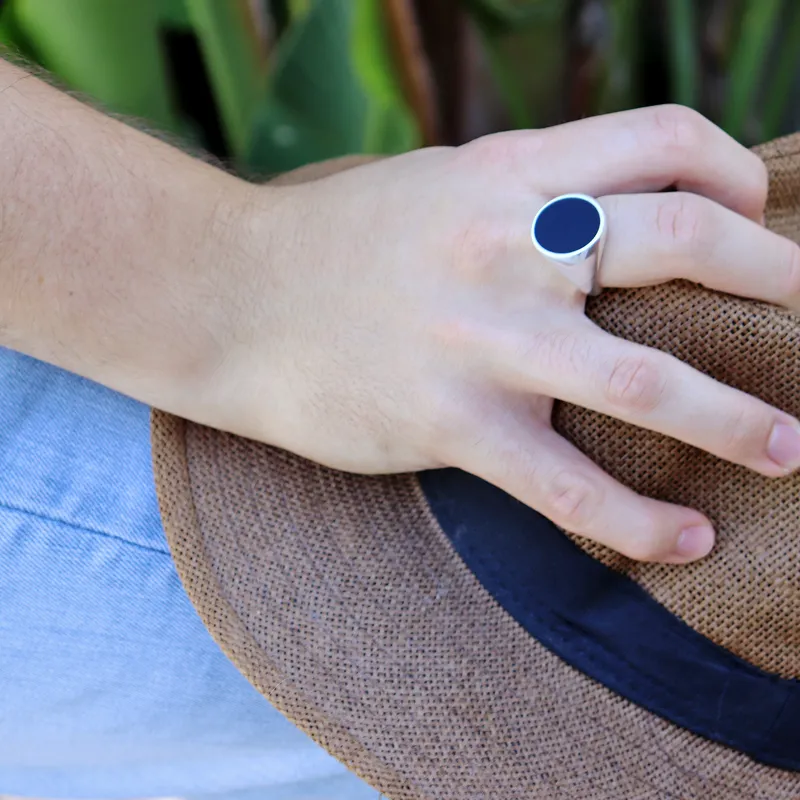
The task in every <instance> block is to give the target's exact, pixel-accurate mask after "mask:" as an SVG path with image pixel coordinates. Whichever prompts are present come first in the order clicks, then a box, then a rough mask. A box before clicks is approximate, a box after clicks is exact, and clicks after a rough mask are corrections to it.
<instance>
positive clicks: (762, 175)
mask: <svg viewBox="0 0 800 800" xmlns="http://www.w3.org/2000/svg"><path fill="white" fill-rule="evenodd" d="M752 155H753V159H754V160H755V162H756V165H755V180H754V182H753V188H752V190H751V191H752V200H753V203H754V204H755V205H756V206H757V207H758V208H760V209H761V210H763V209H764V208H765V206H766V205H767V198H768V197H769V169H768V168H767V165H766V164H765V163H764V162H763V161H762V160H761V159H760V158H759V157H758V156H757V155H755V153H753V154H752Z"/></svg>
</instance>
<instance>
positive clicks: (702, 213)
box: [656, 192, 712, 255]
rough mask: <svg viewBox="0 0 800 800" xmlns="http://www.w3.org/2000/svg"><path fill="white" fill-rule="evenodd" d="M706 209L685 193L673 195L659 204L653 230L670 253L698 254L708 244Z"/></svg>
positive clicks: (666, 197) (708, 218) (706, 247)
mask: <svg viewBox="0 0 800 800" xmlns="http://www.w3.org/2000/svg"><path fill="white" fill-rule="evenodd" d="M709 228H710V215H709V213H708V206H707V204H706V203H704V202H703V201H702V200H701V199H700V198H699V197H697V196H695V195H692V194H689V193H688V192H675V193H674V194H671V195H668V196H665V197H664V198H663V199H662V200H661V201H660V202H659V203H658V211H657V214H656V230H657V232H658V235H659V237H660V238H661V239H662V241H664V242H666V244H667V246H668V247H669V248H670V249H672V250H679V251H681V252H691V253H692V254H694V255H697V254H698V252H700V253H702V252H704V251H706V250H707V249H708V246H709V242H710V241H711V238H712V236H711V234H710V231H709Z"/></svg>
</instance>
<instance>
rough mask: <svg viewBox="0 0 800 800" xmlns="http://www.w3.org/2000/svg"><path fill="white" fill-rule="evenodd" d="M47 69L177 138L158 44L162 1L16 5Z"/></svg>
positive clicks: (22, 0)
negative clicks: (171, 132) (168, 131)
mask: <svg viewBox="0 0 800 800" xmlns="http://www.w3.org/2000/svg"><path fill="white" fill-rule="evenodd" d="M13 5H14V15H15V19H16V21H17V24H18V25H19V28H20V30H21V32H22V34H23V35H24V37H25V38H26V39H27V40H28V41H29V42H30V43H31V46H32V47H33V49H34V50H35V52H36V54H37V56H38V59H39V60H40V62H41V63H42V64H43V66H44V67H46V68H47V69H49V70H50V71H52V72H54V73H55V74H56V75H58V77H59V78H60V79H61V80H63V81H64V82H65V83H66V84H67V85H68V86H70V87H71V88H73V89H76V90H78V91H80V92H84V93H85V94H87V95H89V96H91V97H93V98H95V99H96V100H99V101H100V102H101V103H103V104H104V105H105V106H107V107H108V108H110V109H112V110H113V111H116V112H118V113H121V114H129V115H133V116H137V117H142V118H146V119H148V120H149V121H150V122H152V123H153V124H155V125H157V126H158V127H160V128H162V129H164V130H170V131H177V130H178V129H179V123H178V120H177V117H176V115H175V113H174V109H173V107H172V102H171V96H170V90H169V85H168V80H167V75H166V69H165V64H164V60H163V55H162V52H161V46H160V40H159V21H160V20H159V14H160V0H136V1H135V2H131V0H14V4H13Z"/></svg>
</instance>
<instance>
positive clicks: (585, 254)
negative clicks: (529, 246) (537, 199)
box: [531, 194, 606, 294]
mask: <svg viewBox="0 0 800 800" xmlns="http://www.w3.org/2000/svg"><path fill="white" fill-rule="evenodd" d="M605 233H606V215H605V213H604V212H603V208H602V206H601V205H600V203H598V202H597V200H595V199H594V198H593V197H589V196H588V195H585V194H562V195H560V196H559V197H555V198H553V199H552V200H550V201H549V202H547V203H545V204H544V205H543V206H542V207H541V208H540V209H539V212H538V213H537V214H536V216H535V217H534V220H533V224H532V225H531V239H532V240H533V244H534V246H535V247H536V249H537V250H538V251H539V252H540V253H541V254H542V255H543V256H544V257H545V258H547V259H548V260H549V261H551V262H552V263H553V264H555V265H556V267H557V268H558V270H559V272H561V274H562V275H564V277H566V278H567V279H568V280H569V281H570V282H571V283H572V284H573V285H575V286H576V287H577V288H578V289H579V290H580V291H582V292H583V293H584V294H598V293H599V291H600V287H599V285H598V282H597V273H598V268H599V266H600V256H601V254H602V253H601V251H602V247H603V242H604V240H605Z"/></svg>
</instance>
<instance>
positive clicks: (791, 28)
mask: <svg viewBox="0 0 800 800" xmlns="http://www.w3.org/2000/svg"><path fill="white" fill-rule="evenodd" d="M789 14H790V16H789V19H788V22H787V25H786V26H785V32H784V35H783V40H782V41H781V43H780V51H779V53H778V61H777V64H776V66H775V72H774V74H773V75H772V79H771V80H770V82H769V89H768V91H767V97H766V102H765V104H764V114H763V117H762V119H763V123H762V131H761V135H760V137H759V138H760V139H761V140H762V141H767V142H768V141H769V140H770V139H774V138H775V137H777V136H780V135H781V134H782V133H785V131H784V130H783V128H782V123H783V120H784V118H785V116H786V111H787V108H788V105H789V102H790V99H791V96H792V90H793V89H794V87H795V86H796V85H797V80H798V66H800V5H794V6H793V7H792V8H791V10H790V12H789Z"/></svg>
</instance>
